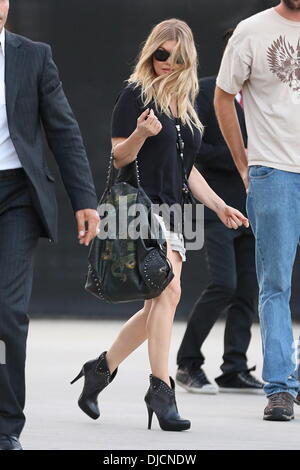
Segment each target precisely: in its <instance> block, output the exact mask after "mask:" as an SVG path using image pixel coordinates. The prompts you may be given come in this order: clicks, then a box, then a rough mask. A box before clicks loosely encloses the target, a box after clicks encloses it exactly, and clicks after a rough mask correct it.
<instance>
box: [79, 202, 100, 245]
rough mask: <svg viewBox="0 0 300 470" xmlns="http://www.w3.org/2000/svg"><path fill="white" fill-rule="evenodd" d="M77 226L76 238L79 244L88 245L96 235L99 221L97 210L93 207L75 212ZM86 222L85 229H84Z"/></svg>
mask: <svg viewBox="0 0 300 470" xmlns="http://www.w3.org/2000/svg"><path fill="white" fill-rule="evenodd" d="M75 217H76V220H77V227H78V239H79V243H80V244H81V245H85V246H89V244H90V242H91V240H93V238H95V236H96V235H97V230H98V227H99V223H100V218H99V215H98V212H97V211H96V210H94V209H83V210H80V211H77V212H76V213H75ZM86 224H87V230H86Z"/></svg>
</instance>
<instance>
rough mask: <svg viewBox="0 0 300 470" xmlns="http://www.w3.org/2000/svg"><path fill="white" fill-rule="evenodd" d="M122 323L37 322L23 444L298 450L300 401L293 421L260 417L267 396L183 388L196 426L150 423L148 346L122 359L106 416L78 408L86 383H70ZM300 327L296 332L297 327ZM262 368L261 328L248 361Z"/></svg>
mask: <svg viewBox="0 0 300 470" xmlns="http://www.w3.org/2000/svg"><path fill="white" fill-rule="evenodd" d="M120 325H121V323H120V322H118V321H115V322H107V321H100V320H99V321H73V320H72V321H71V320H55V321H48V320H33V321H32V322H31V327H30V334H29V343H28V344H29V348H28V356H27V357H28V361H27V407H26V414H27V424H26V427H25V429H24V432H23V435H22V443H23V446H24V448H25V449H35V450H37V449H123V450H124V449H151V450H156V449H298V450H299V449H300V438H299V436H300V407H298V408H296V419H295V420H294V422H291V423H269V422H265V421H263V420H262V419H261V416H262V411H263V408H264V406H265V398H264V397H263V396H250V395H237V394H224V393H223V394H219V395H216V396H208V395H207V396H204V395H195V394H188V393H187V392H185V391H184V390H180V389H179V388H178V389H177V401H178V406H179V410H180V413H181V415H182V416H183V417H187V418H190V419H191V420H192V429H191V430H190V431H187V432H183V433H172V432H163V431H161V430H160V429H159V427H158V423H157V421H156V418H154V420H153V428H152V430H151V431H148V430H147V429H146V422H147V413H146V407H145V404H144V401H143V398H144V394H145V392H146V389H147V387H148V383H147V380H148V374H149V365H148V360H147V349H146V345H143V346H142V347H141V348H140V349H139V350H138V351H136V352H135V353H134V354H133V355H132V356H131V357H129V358H128V359H127V361H126V362H125V363H124V364H123V365H122V367H121V368H120V370H119V374H118V376H117V377H116V379H115V381H114V382H113V384H111V386H110V387H109V388H107V389H106V390H105V391H104V392H103V393H102V395H101V411H102V416H101V418H100V419H99V420H97V421H92V420H90V419H89V418H88V417H87V416H85V415H84V414H83V413H82V412H81V410H80V409H79V408H78V407H77V403H76V401H77V398H78V395H79V393H80V391H81V388H82V381H79V382H77V383H76V384H74V385H73V386H71V385H70V384H69V382H70V380H71V379H72V378H74V377H75V374H77V373H78V372H79V370H80V367H81V364H82V363H83V362H84V361H86V360H87V359H90V358H94V357H95V356H96V355H97V354H98V353H100V352H102V351H103V350H105V349H106V348H107V347H108V346H109V345H110V343H111V341H112V340H113V338H114V336H115V335H116V332H117V331H118V329H119V327H120ZM184 328H185V324H184V323H182V322H178V323H176V324H175V326H174V333H173V344H172V353H171V360H170V366H171V373H172V374H173V375H174V374H175V371H176V362H175V358H176V350H177V348H178V346H179V344H180V340H181V338H182V334H183V332H184ZM299 329H300V328H299V326H297V327H295V334H296V333H299ZM223 330H224V326H223V324H222V323H219V324H217V325H216V326H215V328H214V329H213V331H212V333H211V335H210V337H209V339H208V340H207V342H206V344H205V348H204V352H205V353H206V356H207V363H206V367H205V370H206V372H207V374H208V375H209V377H210V378H211V379H213V378H214V377H216V376H217V375H219V370H218V367H219V365H220V363H221V356H222V344H223ZM254 364H256V365H257V367H258V369H257V376H260V372H261V346H260V336H259V331H258V328H257V327H254V328H253V339H252V343H251V347H250V350H249V366H252V365H254Z"/></svg>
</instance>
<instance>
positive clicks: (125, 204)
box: [85, 154, 174, 303]
mask: <svg viewBox="0 0 300 470" xmlns="http://www.w3.org/2000/svg"><path fill="white" fill-rule="evenodd" d="M113 158H114V157H113V154H112V155H111V158H110V163H109V169H108V176H107V183H106V188H105V191H104V193H103V195H102V197H101V199H100V202H99V205H98V212H99V216H100V230H99V233H98V235H97V237H96V238H95V239H94V240H93V242H92V244H91V248H90V251H89V255H88V273H87V278H86V283H85V289H86V290H87V291H88V292H90V293H91V294H93V295H95V296H96V297H98V298H99V299H101V300H106V301H107V302H112V303H120V302H130V301H134V300H145V299H152V298H154V297H157V296H159V295H160V294H161V293H162V291H163V290H164V289H165V288H166V287H167V285H168V284H169V283H170V282H171V280H172V279H173V277H174V273H173V269H172V265H171V263H170V261H169V259H168V258H167V242H166V239H165V236H164V232H163V230H162V227H161V226H160V225H159V223H158V222H155V220H156V219H155V215H154V213H153V212H152V205H151V200H150V199H149V197H148V196H147V195H146V193H145V191H144V190H143V188H142V187H141V185H140V180H139V170H138V163H137V159H135V160H134V162H131V163H129V164H128V165H126V166H125V167H123V168H121V169H120V170H118V175H117V177H116V178H115V177H114V170H115V169H114V166H113ZM137 204H138V207H139V208H140V209H141V211H140V212H142V213H143V217H142V218H141V219H139V220H141V222H140V233H143V236H139V237H136V232H133V231H132V230H131V227H132V224H133V223H134V219H135V215H136V214H135V212H134V211H132V210H131V209H133V208H135V207H137ZM104 209H105V215H103V214H102V212H103V210H104ZM120 220H122V224H120V223H119V222H120ZM109 223H110V224H111V225H110V228H111V227H113V228H114V230H113V231H112V230H111V229H110V228H108V226H109ZM145 234H147V237H145V236H144V235H145ZM133 235H135V236H133Z"/></svg>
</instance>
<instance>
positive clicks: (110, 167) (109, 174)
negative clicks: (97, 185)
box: [104, 150, 140, 192]
mask: <svg viewBox="0 0 300 470" xmlns="http://www.w3.org/2000/svg"><path fill="white" fill-rule="evenodd" d="M114 160H115V157H114V151H113V150H112V151H111V154H110V159H109V164H108V171H107V177H106V184H105V190H104V192H106V191H108V190H109V189H110V188H111V186H112V184H113V180H114V166H113V161H114ZM134 161H135V165H134V167H135V174H136V179H137V183H138V185H139V186H140V172H139V166H138V161H137V157H136V159H135V160H134Z"/></svg>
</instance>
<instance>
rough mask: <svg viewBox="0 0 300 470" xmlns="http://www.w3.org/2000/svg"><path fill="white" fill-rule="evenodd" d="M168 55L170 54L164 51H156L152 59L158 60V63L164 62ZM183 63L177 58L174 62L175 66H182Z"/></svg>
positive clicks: (180, 58)
mask: <svg viewBox="0 0 300 470" xmlns="http://www.w3.org/2000/svg"><path fill="white" fill-rule="evenodd" d="M170 55H171V52H168V51H166V50H165V49H156V51H155V52H154V53H153V57H154V59H156V60H158V61H159V62H166V61H167V60H168V58H169V57H170ZM183 63H184V62H183V59H182V57H178V59H177V60H176V64H180V65H182V64H183Z"/></svg>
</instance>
